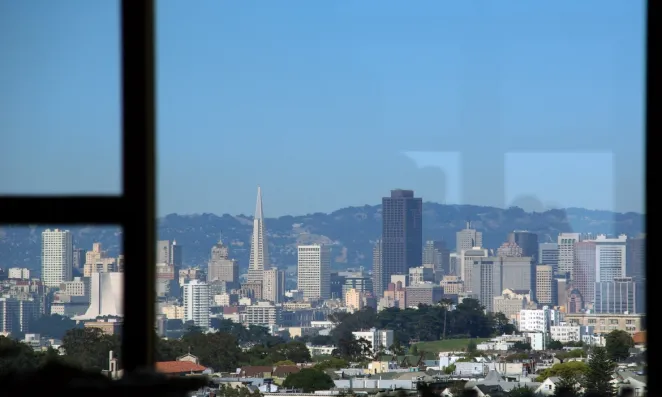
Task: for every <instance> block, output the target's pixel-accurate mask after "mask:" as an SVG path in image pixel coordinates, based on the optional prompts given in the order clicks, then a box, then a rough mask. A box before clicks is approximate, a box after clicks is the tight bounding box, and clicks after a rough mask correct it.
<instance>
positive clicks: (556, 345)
mask: <svg viewBox="0 0 662 397" xmlns="http://www.w3.org/2000/svg"><path fill="white" fill-rule="evenodd" d="M547 350H563V343H561V342H559V341H557V340H554V339H551V340H550V341H549V343H547Z"/></svg>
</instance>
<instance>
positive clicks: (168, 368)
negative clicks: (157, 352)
mask: <svg viewBox="0 0 662 397" xmlns="http://www.w3.org/2000/svg"><path fill="white" fill-rule="evenodd" d="M206 369H207V368H206V367H203V366H202V365H198V364H196V363H192V362H190V361H160V362H157V363H156V370H157V371H158V372H161V373H164V374H183V373H191V372H202V371H204V370H206Z"/></svg>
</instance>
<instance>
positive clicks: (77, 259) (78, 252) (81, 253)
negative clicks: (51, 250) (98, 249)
mask: <svg viewBox="0 0 662 397" xmlns="http://www.w3.org/2000/svg"><path fill="white" fill-rule="evenodd" d="M73 252H74V257H73V263H74V268H76V269H83V266H85V254H86V253H87V251H86V250H84V249H82V248H74V251H73Z"/></svg>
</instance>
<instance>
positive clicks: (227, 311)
mask: <svg viewBox="0 0 662 397" xmlns="http://www.w3.org/2000/svg"><path fill="white" fill-rule="evenodd" d="M234 313H239V308H238V307H237V306H223V314H234Z"/></svg>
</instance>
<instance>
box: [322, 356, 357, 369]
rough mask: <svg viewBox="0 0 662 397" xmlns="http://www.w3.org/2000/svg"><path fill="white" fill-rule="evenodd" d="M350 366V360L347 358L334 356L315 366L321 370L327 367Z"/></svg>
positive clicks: (339, 367)
mask: <svg viewBox="0 0 662 397" xmlns="http://www.w3.org/2000/svg"><path fill="white" fill-rule="evenodd" d="M348 366H349V362H348V361H347V360H343V359H342V358H335V357H332V358H330V359H328V360H324V361H322V362H319V363H318V364H317V365H315V368H316V369H318V370H320V371H324V370H326V369H341V368H347V367H348Z"/></svg>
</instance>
